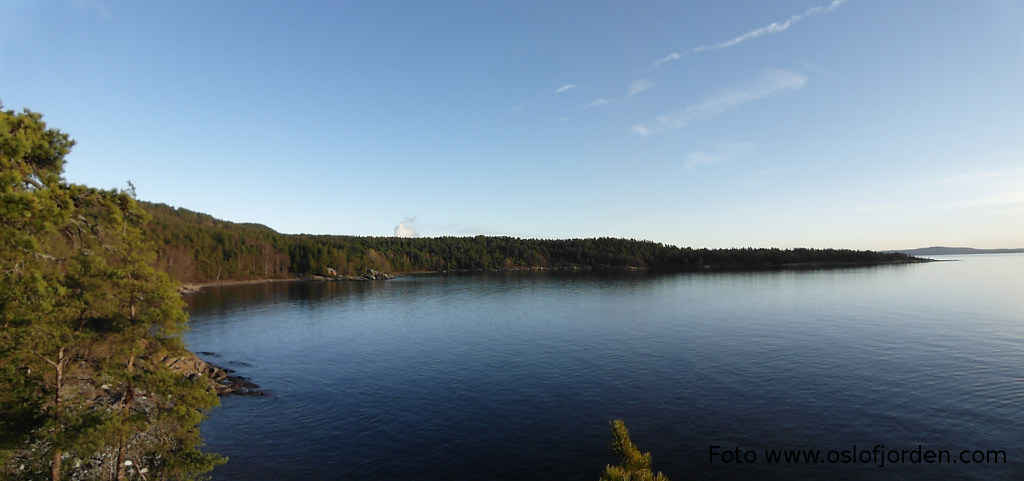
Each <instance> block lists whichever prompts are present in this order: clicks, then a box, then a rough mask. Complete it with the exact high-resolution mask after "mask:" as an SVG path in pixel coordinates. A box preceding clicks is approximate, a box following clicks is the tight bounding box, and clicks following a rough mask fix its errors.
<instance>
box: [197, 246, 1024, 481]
mask: <svg viewBox="0 0 1024 481" xmlns="http://www.w3.org/2000/svg"><path fill="white" fill-rule="evenodd" d="M962 259H963V260H962V261H959V262H943V263H931V264H923V265H907V266H890V267H875V268H864V269H838V270H822V271H780V272H754V273H701V274H679V275H660V276H654V275H647V276H645V275H627V276H592V275H552V274H537V273H490V274H477V275H469V276H448V277H442V276H410V277H404V278H400V279H397V280H393V281H387V282H341V283H333V282H325V283H302V282H289V283H275V284H256V285H245V286H234V287H222V288H214V289H210V290H209V291H207V292H206V293H204V294H201V295H197V296H191V298H190V299H189V302H190V306H191V310H192V323H193V330H192V332H191V333H190V334H189V335H188V342H189V345H190V346H191V347H192V348H193V349H194V350H197V351H210V352H214V353H216V354H217V355H218V356H220V357H219V358H217V359H215V361H223V362H225V363H231V362H234V363H240V364H236V365H238V366H241V367H239V368H238V369H239V373H240V374H243V375H246V376H249V377H251V378H252V379H253V380H254V381H256V382H257V383H259V384H260V385H262V386H263V387H265V388H267V390H269V391H270V392H271V393H272V395H271V396H269V397H266V398H225V399H224V400H223V406H222V407H221V408H218V409H217V410H215V411H214V412H213V413H212V416H211V419H210V420H209V421H207V422H206V423H204V424H203V431H204V435H205V438H206V440H207V443H208V447H209V448H210V449H211V450H213V451H216V452H220V453H222V454H226V455H228V456H229V457H230V458H231V462H230V463H229V464H228V465H227V466H225V467H222V468H218V469H217V470H216V471H215V472H214V474H215V479H222V480H229V479H267V480H269V479H275V480H276V479H402V480H406V479H423V480H432V479H437V480H441V479H445V480H447V479H586V480H593V479H596V478H597V477H598V476H599V475H600V472H601V470H602V469H603V467H604V465H605V464H608V463H612V462H614V461H615V460H614V458H613V457H612V455H611V454H610V453H609V452H608V442H609V439H610V438H609V431H608V425H607V422H608V421H609V420H611V419H613V418H624V419H625V420H626V422H627V425H628V426H629V428H630V430H631V432H632V434H633V437H634V439H635V440H636V441H637V442H638V443H639V444H640V446H641V448H643V449H644V450H650V451H652V452H653V454H654V466H655V468H656V469H658V470H661V471H664V472H665V473H666V474H668V475H670V476H671V477H672V478H673V479H723V480H725V479H879V478H885V479H897V478H898V479H1021V473H1024V464H1022V461H1024V451H1022V448H1021V446H1022V445H1024V422H1022V420H1021V419H1022V416H1021V415H1020V408H1021V406H1024V373H1022V372H1024V371H1022V367H1021V366H1024V315H1022V314H1024V296H1020V295H1019V294H1018V292H1017V291H1018V290H1019V286H1020V285H1022V283H1021V282H1020V281H1021V280H1022V279H1021V278H1020V276H1021V272H1024V270H1022V269H1021V267H1024V256H1018V255H1000V256H967V257H964V258H962ZM241 363H244V364H241ZM878 444H884V445H885V446H886V447H887V448H892V449H911V448H916V447H917V446H918V445H922V446H924V448H925V449H929V448H931V449H936V450H938V449H945V450H956V452H959V451H960V450H962V449H972V450H973V449H997V450H1005V451H1006V453H1007V458H1008V461H1009V462H1008V463H1006V464H997V465H983V464H974V465H964V464H958V465H938V464H931V465H929V464H904V465H898V464H896V465H886V466H884V467H882V468H879V467H877V466H874V465H870V464H828V463H822V464H816V465H788V466H787V465H777V464H771V465H770V464H767V463H766V462H765V459H764V450H766V449H777V448H789V449H793V448H800V449H820V450H822V453H823V455H824V453H826V452H827V451H828V450H843V449H850V448H851V447H852V446H854V445H856V446H858V447H859V448H867V449H871V448H872V447H874V446H875V445H878ZM711 445H717V446H723V447H724V448H725V449H732V448H736V447H739V448H742V449H751V450H754V451H755V452H757V453H760V459H759V460H758V461H759V462H756V463H753V464H728V465H726V464H723V463H720V462H719V463H717V464H714V463H709V448H710V446H711Z"/></svg>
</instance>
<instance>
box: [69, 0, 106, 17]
mask: <svg viewBox="0 0 1024 481" xmlns="http://www.w3.org/2000/svg"><path fill="white" fill-rule="evenodd" d="M71 3H72V4H73V5H74V6H75V7H77V8H88V9H92V10H95V11H96V13H99V14H100V16H101V17H103V19H104V20H110V12H109V11H108V10H107V7H106V5H105V3H106V2H103V1H102V0H72V1H71Z"/></svg>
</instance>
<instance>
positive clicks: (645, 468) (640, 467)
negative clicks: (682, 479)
mask: <svg viewBox="0 0 1024 481" xmlns="http://www.w3.org/2000/svg"><path fill="white" fill-rule="evenodd" d="M611 428H612V451H614V452H615V454H616V455H618V456H619V459H620V460H621V463H620V464H619V465H617V466H611V465H609V466H605V468H604V474H602V475H601V478H600V481H669V479H668V476H665V475H664V474H661V472H660V471H659V472H658V473H654V472H653V471H651V453H650V452H647V453H644V452H641V451H640V448H638V447H637V445H636V444H633V441H632V440H631V439H630V438H629V430H627V429H626V423H625V422H624V421H623V420H621V419H616V420H614V421H612V422H611Z"/></svg>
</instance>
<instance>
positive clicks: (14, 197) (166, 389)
mask: <svg viewBox="0 0 1024 481" xmlns="http://www.w3.org/2000/svg"><path fill="white" fill-rule="evenodd" d="M72 145H73V141H71V140H70V139H69V138H68V136H67V135H66V134H63V133H61V132H59V131H57V130H55V129H49V128H47V127H46V124H45V123H44V122H42V117H41V116H40V115H39V114H35V113H32V112H29V111H25V112H22V113H15V112H13V111H3V110H2V106H0V275H2V278H0V282H2V283H3V284H2V285H0V312H2V313H0V356H2V357H0V393H4V394H2V395H0V427H2V428H3V430H4V436H3V438H4V441H3V442H2V444H0V463H2V464H0V474H3V473H5V472H6V473H12V474H13V472H12V470H14V467H13V466H12V463H11V462H10V460H11V459H12V458H18V459H19V460H20V461H19V466H18V468H17V470H15V471H16V472H17V475H18V476H19V477H26V476H27V477H29V478H35V477H42V476H43V474H44V473H46V474H47V475H48V477H49V478H50V479H51V480H54V481H57V480H59V479H62V477H65V476H66V475H67V474H68V469H67V467H66V466H65V463H64V460H65V459H68V458H70V459H75V460H76V462H75V463H74V464H73V465H72V469H74V470H89V469H93V470H94V471H97V470H106V471H107V472H113V473H114V474H115V477H116V478H117V479H124V478H125V475H126V466H127V465H129V464H130V465H132V466H141V467H145V468H146V470H147V473H149V474H148V476H147V477H148V479H193V478H195V477H198V476H201V475H202V473H205V472H208V471H209V470H210V469H212V468H213V466H215V465H216V464H217V463H219V462H222V461H223V459H222V458H220V457H219V456H216V455H213V454H209V453H203V452H202V451H201V450H200V447H201V439H200V437H199V430H198V424H199V422H200V421H201V420H202V419H203V411H204V410H206V409H209V408H211V407H213V406H214V405H216V403H217V399H216V395H215V394H213V393H212V392H211V391H210V390H209V387H208V386H207V385H206V384H205V381H204V380H202V379H197V380H189V379H186V378H185V377H183V376H182V375H181V374H177V373H174V372H172V371H170V370H169V368H168V367H167V366H166V365H165V363H164V362H163V359H164V358H166V357H168V356H172V357H173V356H181V355H184V354H185V353H186V351H185V347H184V344H183V342H182V340H181V333H182V332H183V330H184V329H185V327H186V322H187V318H186V316H185V314H184V310H183V307H184V306H183V302H182V301H181V299H180V297H178V296H177V294H176V291H175V286H174V284H173V283H172V281H171V280H170V278H168V277H167V276H166V275H165V274H163V273H161V272H158V271H156V270H155V269H154V268H153V267H152V266H153V264H154V261H155V252H156V249H155V247H154V246H152V245H150V244H148V243H146V242H145V241H144V237H143V234H142V232H143V231H142V228H143V225H144V223H145V221H146V219H147V215H146V213H145V212H144V211H143V209H142V208H141V207H140V206H139V205H138V204H137V202H136V201H135V199H134V198H133V195H132V194H133V192H131V191H129V192H124V191H108V190H98V189H92V188H88V187H84V186H78V185H69V184H67V183H65V182H64V181H63V179H62V178H61V174H62V172H63V164H64V156H65V155H66V154H67V153H68V152H69V151H70V149H71V146H72ZM127 461H132V462H131V463H127ZM22 466H25V468H22Z"/></svg>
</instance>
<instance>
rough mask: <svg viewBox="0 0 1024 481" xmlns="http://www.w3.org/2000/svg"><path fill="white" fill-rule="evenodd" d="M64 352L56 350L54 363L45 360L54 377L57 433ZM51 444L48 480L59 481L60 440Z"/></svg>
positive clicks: (61, 406)
mask: <svg viewBox="0 0 1024 481" xmlns="http://www.w3.org/2000/svg"><path fill="white" fill-rule="evenodd" d="M64 352H65V351H64V347H61V348H60V349H58V350H57V361H56V362H54V361H51V360H49V359H46V362H48V363H50V364H51V365H52V366H53V369H54V375H55V376H54V381H53V385H54V388H53V417H54V420H56V421H57V423H56V424H57V430H58V432H60V431H61V430H62V427H61V421H62V419H61V418H62V414H63V411H64V405H63V404H62V399H61V391H63V390H64V365H65V364H66V363H67V361H66V360H65V359H64ZM53 442H54V446H53V460H52V461H50V479H51V480H52V481H60V457H61V454H63V453H62V452H61V449H60V447H59V446H58V445H57V443H59V442H60V440H59V439H54V441H53Z"/></svg>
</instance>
